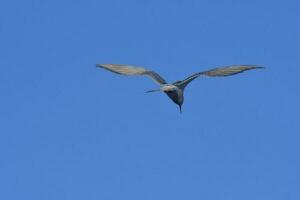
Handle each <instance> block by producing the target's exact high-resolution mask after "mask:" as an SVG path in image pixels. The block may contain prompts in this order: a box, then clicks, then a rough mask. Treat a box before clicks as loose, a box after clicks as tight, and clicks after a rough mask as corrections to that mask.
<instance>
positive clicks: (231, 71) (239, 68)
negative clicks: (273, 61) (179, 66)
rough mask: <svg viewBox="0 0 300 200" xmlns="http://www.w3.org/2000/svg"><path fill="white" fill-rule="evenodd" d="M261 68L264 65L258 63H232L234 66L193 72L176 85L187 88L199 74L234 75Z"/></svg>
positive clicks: (211, 75)
mask: <svg viewBox="0 0 300 200" xmlns="http://www.w3.org/2000/svg"><path fill="white" fill-rule="evenodd" d="M261 68H263V67H260V66H257V65H232V66H226V67H219V68H214V69H211V70H207V71H203V72H198V73H195V74H192V75H191V76H189V77H187V78H186V79H184V80H182V81H179V82H177V83H176V85H178V86H179V87H181V88H185V87H186V86H187V85H188V84H189V83H190V82H191V81H192V80H194V79H195V78H198V77H199V76H210V77H220V76H232V75H235V74H238V73H242V72H244V71H247V70H251V69H261Z"/></svg>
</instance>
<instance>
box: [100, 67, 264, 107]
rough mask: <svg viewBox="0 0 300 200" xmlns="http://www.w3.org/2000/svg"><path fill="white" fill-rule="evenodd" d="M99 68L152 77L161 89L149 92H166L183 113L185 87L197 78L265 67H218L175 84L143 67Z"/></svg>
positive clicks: (228, 74)
mask: <svg viewBox="0 0 300 200" xmlns="http://www.w3.org/2000/svg"><path fill="white" fill-rule="evenodd" d="M96 66H97V67H99V68H103V69H106V70H108V71H111V72H114V73H116V74H121V75H146V76H148V77H150V78H151V79H152V80H153V81H155V82H156V83H158V84H159V86H160V88H159V89H155V90H149V91H147V92H159V91H161V92H164V93H165V94H167V95H168V97H169V98H170V99H172V101H173V102H174V103H176V104H177V105H178V106H179V110H180V112H182V110H181V107H182V104H183V101H184V95H183V92H184V89H185V87H186V86H187V85H188V84H189V83H190V82H191V81H192V80H194V79H195V78H198V77H200V76H209V77H224V76H232V75H235V74H238V73H241V72H244V71H247V70H252V69H262V68H263V67H260V66H257V65H231V66H224V67H218V68H214V69H211V70H207V71H202V72H198V73H194V74H192V75H191V76H189V77H187V78H185V79H184V80H181V81H176V82H174V83H171V84H170V83H167V82H166V81H165V79H164V78H162V77H161V76H160V75H159V74H158V73H156V72H154V71H152V70H148V69H145V68H142V67H136V66H132V65H123V64H97V65H96Z"/></svg>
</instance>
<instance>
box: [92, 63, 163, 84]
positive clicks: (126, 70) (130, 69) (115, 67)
mask: <svg viewBox="0 0 300 200" xmlns="http://www.w3.org/2000/svg"><path fill="white" fill-rule="evenodd" d="M96 66H97V67H100V68H103V69H106V70H109V71H111V72H114V73H117V74H121V75H147V76H149V77H150V78H152V79H153V80H154V81H155V82H156V83H158V84H160V85H161V84H166V83H167V82H166V81H165V80H164V79H163V78H162V77H161V76H160V75H159V74H158V73H156V72H154V71H151V70H147V69H144V68H141V67H134V66H131V65H119V64H97V65H96Z"/></svg>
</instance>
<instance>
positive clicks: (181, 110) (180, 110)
mask: <svg viewBox="0 0 300 200" xmlns="http://www.w3.org/2000/svg"><path fill="white" fill-rule="evenodd" d="M179 110H180V113H182V109H181V105H179Z"/></svg>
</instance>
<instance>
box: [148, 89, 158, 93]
mask: <svg viewBox="0 0 300 200" xmlns="http://www.w3.org/2000/svg"><path fill="white" fill-rule="evenodd" d="M159 91H160V89H156V90H148V91H146V93H149V92H159Z"/></svg>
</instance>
